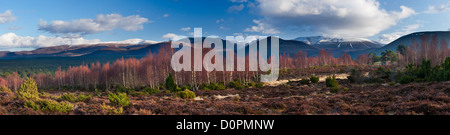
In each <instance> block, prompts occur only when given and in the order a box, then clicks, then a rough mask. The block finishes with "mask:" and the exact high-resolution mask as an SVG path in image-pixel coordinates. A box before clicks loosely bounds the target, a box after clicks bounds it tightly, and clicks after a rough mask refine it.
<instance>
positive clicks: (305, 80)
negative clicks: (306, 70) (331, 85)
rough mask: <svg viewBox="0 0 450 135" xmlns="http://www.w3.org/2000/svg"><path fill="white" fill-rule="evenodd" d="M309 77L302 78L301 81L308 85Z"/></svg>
mask: <svg viewBox="0 0 450 135" xmlns="http://www.w3.org/2000/svg"><path fill="white" fill-rule="evenodd" d="M309 82H310V81H309V79H306V78H303V79H302V80H300V83H301V84H303V85H308V84H309Z"/></svg>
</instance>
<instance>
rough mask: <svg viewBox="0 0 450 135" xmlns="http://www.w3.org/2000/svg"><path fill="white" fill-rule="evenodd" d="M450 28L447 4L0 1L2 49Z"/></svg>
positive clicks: (409, 0) (379, 37)
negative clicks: (193, 36) (198, 31)
mask: <svg viewBox="0 0 450 135" xmlns="http://www.w3.org/2000/svg"><path fill="white" fill-rule="evenodd" d="M273 2H276V3H273ZM99 16H103V18H99ZM449 22H450V2H448V1H446V0H395V1H393V0H341V1H335V0H313V1H311V0H280V1H272V0H41V1H37V0H2V1H0V50H10V51H17V50H30V49H33V48H38V47H44V46H53V45H59V44H82V43H98V42H107V41H124V40H128V39H143V40H148V41H164V40H167V38H169V37H171V38H174V37H175V36H179V35H185V36H190V33H192V32H193V28H194V27H201V28H203V35H204V36H209V35H216V36H220V37H222V38H225V36H233V35H244V36H246V35H264V36H267V35H276V36H280V37H281V38H285V39H293V38H296V37H300V36H316V35H324V36H334V37H357V38H368V39H371V40H375V41H379V42H383V43H389V42H390V41H392V40H394V39H396V38H398V37H399V36H402V35H405V34H408V33H411V32H415V31H447V30H449V28H450V23H449ZM183 28H184V29H183ZM189 28H190V29H189Z"/></svg>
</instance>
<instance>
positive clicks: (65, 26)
mask: <svg viewBox="0 0 450 135" xmlns="http://www.w3.org/2000/svg"><path fill="white" fill-rule="evenodd" d="M148 22H149V21H148V19H147V18H143V17H140V16H139V15H132V16H127V17H123V16H122V15H120V14H107V15H103V14H100V15H97V17H96V18H95V19H79V20H73V21H71V22H66V21H52V22H50V23H47V22H46V21H43V20H41V21H40V22H39V30H42V31H46V32H49V33H53V34H58V35H60V34H62V35H85V34H92V33H98V32H104V31H112V30H114V29H122V30H125V31H137V30H142V29H144V26H143V24H144V23H148Z"/></svg>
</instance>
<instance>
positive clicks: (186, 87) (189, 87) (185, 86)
mask: <svg viewBox="0 0 450 135" xmlns="http://www.w3.org/2000/svg"><path fill="white" fill-rule="evenodd" d="M180 89H182V90H185V89H188V90H192V87H191V86H188V85H183V86H180Z"/></svg>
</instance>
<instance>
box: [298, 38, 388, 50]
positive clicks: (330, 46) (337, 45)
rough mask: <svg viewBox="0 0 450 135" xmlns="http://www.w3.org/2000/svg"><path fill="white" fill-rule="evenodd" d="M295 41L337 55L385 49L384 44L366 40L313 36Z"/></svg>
mask: <svg viewBox="0 0 450 135" xmlns="http://www.w3.org/2000/svg"><path fill="white" fill-rule="evenodd" d="M294 40H297V41H301V42H304V43H306V44H309V45H311V46H314V47H317V48H319V49H324V50H327V51H331V52H334V53H335V54H341V53H343V52H352V51H361V50H366V49H372V48H381V47H383V44H381V43H378V42H376V41H372V40H369V39H364V38H330V37H324V36H312V37H299V38H296V39H294Z"/></svg>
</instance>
